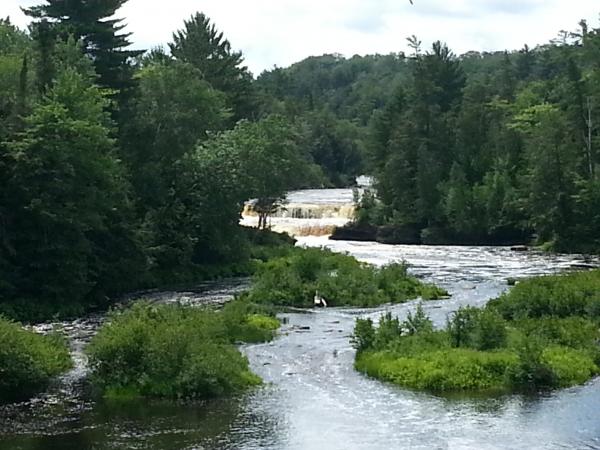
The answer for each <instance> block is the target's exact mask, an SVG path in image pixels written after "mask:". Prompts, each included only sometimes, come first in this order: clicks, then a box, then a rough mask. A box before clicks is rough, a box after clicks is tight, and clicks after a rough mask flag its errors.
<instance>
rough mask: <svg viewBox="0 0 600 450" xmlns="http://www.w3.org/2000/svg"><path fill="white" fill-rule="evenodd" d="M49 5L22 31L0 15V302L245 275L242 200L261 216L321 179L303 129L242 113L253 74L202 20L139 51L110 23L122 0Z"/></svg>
mask: <svg viewBox="0 0 600 450" xmlns="http://www.w3.org/2000/svg"><path fill="white" fill-rule="evenodd" d="M47 3H48V4H47V5H42V6H35V7H32V8H30V9H28V13H29V14H30V15H31V16H32V17H33V18H34V22H33V24H32V27H31V32H30V33H29V34H28V33H25V32H22V31H20V30H18V29H17V28H16V27H14V26H13V25H12V24H11V23H10V22H9V21H8V20H1V21H0V118H1V120H0V179H2V189H0V311H3V312H4V313H6V314H9V315H11V316H13V317H18V318H20V319H26V320H39V319H44V318H48V317H49V316H52V315H54V314H55V313H56V314H70V313H73V314H78V313H81V312H82V311H84V310H85V309H88V308H89V307H94V306H102V305H104V304H106V302H107V300H108V299H110V298H111V297H113V296H115V295H116V294H119V293H123V292H127V291H129V290H133V289H138V288H142V287H152V286H157V285H165V284H170V285H172V284H177V283H185V282H193V281H198V280H199V279H202V278H204V277H207V276H215V275H218V274H225V275H227V274H238V273H246V274H247V273H249V271H250V270H251V266H252V264H251V257H252V251H253V244H252V242H251V240H252V236H250V238H249V235H248V233H246V232H244V231H243V230H242V229H241V227H240V226H239V225H238V221H239V216H240V211H241V210H242V206H243V203H244V201H246V200H247V199H248V198H252V197H258V198H259V200H261V202H262V204H264V205H266V206H265V210H266V211H267V212H266V214H268V213H269V212H270V210H271V209H272V205H273V204H274V203H276V202H277V201H279V200H280V199H281V198H282V196H283V195H284V194H285V192H286V191H287V190H289V189H293V188H297V187H303V186H306V185H307V184H310V183H320V182H321V180H322V176H323V175H322V173H321V171H320V169H319V168H318V167H317V166H316V165H315V164H314V162H313V160H312V157H311V155H310V154H309V153H307V152H306V151H304V150H302V149H300V148H299V146H298V142H300V141H301V139H302V138H301V136H300V134H299V132H298V130H297V127H296V126H295V125H294V124H293V123H290V122H289V121H288V120H287V119H285V118H283V117H281V116H277V115H264V117H262V119H261V120H257V121H256V122H248V121H246V120H240V119H248V118H253V117H254V114H253V113H252V111H251V109H252V108H253V106H252V105H253V101H250V97H251V93H249V91H251V90H252V89H253V85H252V83H251V81H252V80H251V76H250V75H249V73H248V72H247V70H246V69H245V68H244V67H243V66H241V63H242V57H241V55H240V54H239V53H237V52H233V51H232V50H231V49H230V44H229V43H228V42H227V41H226V39H224V38H223V36H222V34H221V33H218V32H217V31H216V28H215V26H214V25H213V24H211V23H210V21H209V20H208V19H207V18H206V17H205V16H203V15H197V16H194V17H193V18H192V20H190V21H186V22H185V29H184V30H182V31H180V32H177V33H176V34H175V35H174V38H173V39H174V42H173V43H172V45H171V46H170V47H171V51H172V55H167V54H165V53H164V52H162V51H161V50H160V49H156V50H153V51H151V52H149V53H148V54H146V55H144V56H143V57H141V56H140V55H139V54H138V53H139V52H132V51H129V50H127V47H128V45H129V44H128V41H127V35H126V34H121V33H120V30H121V28H122V23H121V22H120V20H118V19H114V18H112V16H113V15H114V13H115V12H117V11H118V8H119V7H120V6H121V5H122V4H124V3H125V2H124V1H115V2H109V3H106V4H103V5H95V3H94V4H92V3H89V2H88V3H86V2H61V1H58V0H57V1H54V0H52V1H50V2H47ZM117 13H118V12H117ZM108 17H111V18H110V19H107V18H108ZM200 50H202V51H200ZM238 120H240V121H239V122H236V121H238ZM265 223H266V222H265Z"/></svg>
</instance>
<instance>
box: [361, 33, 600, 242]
mask: <svg viewBox="0 0 600 450" xmlns="http://www.w3.org/2000/svg"><path fill="white" fill-rule="evenodd" d="M411 42H412V44H413V48H414V54H413V55H412V56H411V58H410V59H411V61H412V64H411V77H410V79H409V80H408V81H407V82H406V83H403V84H401V85H399V86H397V89H396V92H395V93H394V95H393V98H392V99H391V100H390V102H389V103H388V104H387V105H386V106H385V107H384V108H383V109H382V110H380V111H378V112H376V114H375V115H374V117H373V120H372V122H371V129H370V132H371V134H370V141H369V149H368V151H369V156H370V162H371V164H372V166H371V167H372V169H373V174H374V175H375V176H376V178H377V192H378V196H379V199H380V200H381V203H380V204H376V203H373V205H372V207H371V208H370V212H368V213H367V214H366V217H368V218H369V219H368V220H371V221H373V222H375V223H379V224H384V223H388V224H395V225H398V226H400V227H401V228H402V227H404V228H405V230H408V231H409V232H413V233H420V238H421V239H423V240H426V241H429V242H432V243H437V242H451V243H476V242H492V243H494V242H511V241H519V240H521V241H527V240H530V239H534V240H535V241H537V242H538V243H540V244H542V243H546V244H547V245H548V246H549V247H551V248H553V249H556V250H563V251H573V250H581V251H597V250H598V249H600V208H599V206H600V182H599V180H598V163H599V162H600V154H599V152H598V150H597V148H598V146H599V144H600V126H599V125H600V28H596V29H593V28H591V27H589V26H588V24H587V23H586V22H585V21H582V22H581V23H580V28H579V30H578V31H576V32H569V33H567V32H563V33H562V34H561V36H560V39H557V40H555V41H553V42H551V43H550V44H548V45H543V46H540V47H537V48H535V49H530V48H528V47H524V48H523V49H522V50H520V51H514V52H503V53H494V54H478V53H470V54H467V55H463V56H462V57H457V56H455V55H454V54H453V53H452V52H451V51H450V49H448V47H447V46H446V45H444V44H442V43H440V42H436V43H434V44H433V46H432V48H431V49H430V50H429V51H426V52H423V51H421V48H420V43H419V42H418V41H417V40H416V39H415V40H412V41H411Z"/></svg>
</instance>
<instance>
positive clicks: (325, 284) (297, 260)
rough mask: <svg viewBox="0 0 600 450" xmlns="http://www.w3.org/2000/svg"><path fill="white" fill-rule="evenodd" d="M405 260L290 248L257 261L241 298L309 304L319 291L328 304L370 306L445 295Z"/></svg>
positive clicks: (297, 304)
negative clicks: (377, 261) (374, 261)
mask: <svg viewBox="0 0 600 450" xmlns="http://www.w3.org/2000/svg"><path fill="white" fill-rule="evenodd" d="M407 269H408V267H407V265H406V264H405V263H392V264H388V265H385V266H382V267H376V266H373V265H370V264H367V263H362V262H359V261H358V260H356V259H355V258H354V257H352V256H350V255H345V254H339V253H334V252H332V251H330V250H327V249H322V248H292V249H290V252H289V253H288V254H287V255H284V256H281V257H279V258H273V259H271V260H269V261H266V262H265V263H263V264H261V265H260V266H259V268H258V270H257V273H256V275H255V276H254V278H253V283H252V287H251V288H250V290H249V291H248V292H247V293H245V294H243V296H244V298H247V299H248V300H250V301H252V302H256V303H264V304H269V305H276V306H294V307H313V306H314V303H313V295H314V294H315V293H316V292H317V291H318V292H319V294H320V295H321V296H322V297H323V298H324V299H325V300H326V302H327V304H328V306H355V307H373V306H378V305H381V304H385V303H403V302H406V301H408V300H412V299H416V298H422V299H423V300H436V299H440V298H444V297H447V296H448V292H446V291H445V290H444V289H442V288H440V287H438V286H435V285H433V284H429V283H423V282H421V281H420V280H418V279H417V278H416V277H414V276H412V275H410V274H409V273H408V270H407Z"/></svg>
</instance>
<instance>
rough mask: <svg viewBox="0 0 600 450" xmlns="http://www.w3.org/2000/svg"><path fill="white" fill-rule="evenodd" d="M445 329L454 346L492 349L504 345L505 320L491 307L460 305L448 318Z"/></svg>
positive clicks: (505, 336)
mask: <svg viewBox="0 0 600 450" xmlns="http://www.w3.org/2000/svg"><path fill="white" fill-rule="evenodd" d="M446 329H447V331H448V334H449V336H450V340H451V342H452V345H453V346H454V347H470V348H474V349H476V350H492V349H495V348H502V347H504V346H505V345H506V338H507V330H506V321H505V320H503V319H502V316H500V314H499V313H498V312H496V311H494V310H491V309H480V308H473V307H469V306H467V307H461V308H459V309H458V311H456V312H455V313H454V314H453V315H452V317H451V318H450V319H449V320H448V323H447V325H446Z"/></svg>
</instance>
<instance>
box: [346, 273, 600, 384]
mask: <svg viewBox="0 0 600 450" xmlns="http://www.w3.org/2000/svg"><path fill="white" fill-rule="evenodd" d="M599 275H600V272H591V273H576V274H569V275H562V276H551V277H538V278H533V279H530V280H527V281H525V282H523V283H520V284H519V285H517V286H516V287H514V288H513V289H512V290H511V291H510V292H508V293H506V294H504V295H502V296H501V297H500V298H498V299H496V300H494V301H491V302H490V303H489V304H488V305H487V306H486V307H485V308H483V309H478V308H472V307H464V308H460V309H459V310H458V311H456V312H455V313H453V314H452V315H451V316H450V317H449V318H448V321H447V324H446V327H445V328H444V329H443V330H437V331H434V330H433V329H432V327H431V326H430V323H429V324H428V321H427V319H426V317H425V318H423V317H424V314H423V312H422V309H421V308H419V309H418V310H417V313H416V314H415V316H412V315H409V317H408V318H407V320H406V321H404V322H403V323H400V322H399V320H398V319H397V318H396V319H394V318H392V317H391V315H389V314H388V315H386V316H383V317H382V318H381V320H380V322H379V326H378V327H374V326H373V323H372V321H371V320H370V319H366V320H365V319H358V320H357V323H356V327H355V330H354V337H353V342H354V346H355V347H356V349H357V355H356V362H355V366H356V368H357V369H358V370H359V371H361V372H364V373H366V374H368V375H370V376H373V377H375V378H379V379H382V380H387V381H391V382H394V383H396V384H399V385H402V386H405V387H409V388H414V389H423V390H428V391H434V392H441V391H457V390H477V391H538V390H543V389H553V388H559V387H567V386H572V385H575V384H581V383H583V382H585V381H587V380H589V379H590V378H592V377H593V376H595V375H597V374H599V373H600V347H599V346H598V342H600V328H599V325H600V320H599V318H598V315H597V314H596V312H595V311H596V310H595V302H596V301H597V296H598V294H597V292H598V291H599V289H600V277H599ZM415 317H418V318H419V320H418V321H417V323H420V324H422V325H421V326H419V327H412V328H411V326H410V324H411V322H414V321H415Z"/></svg>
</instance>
